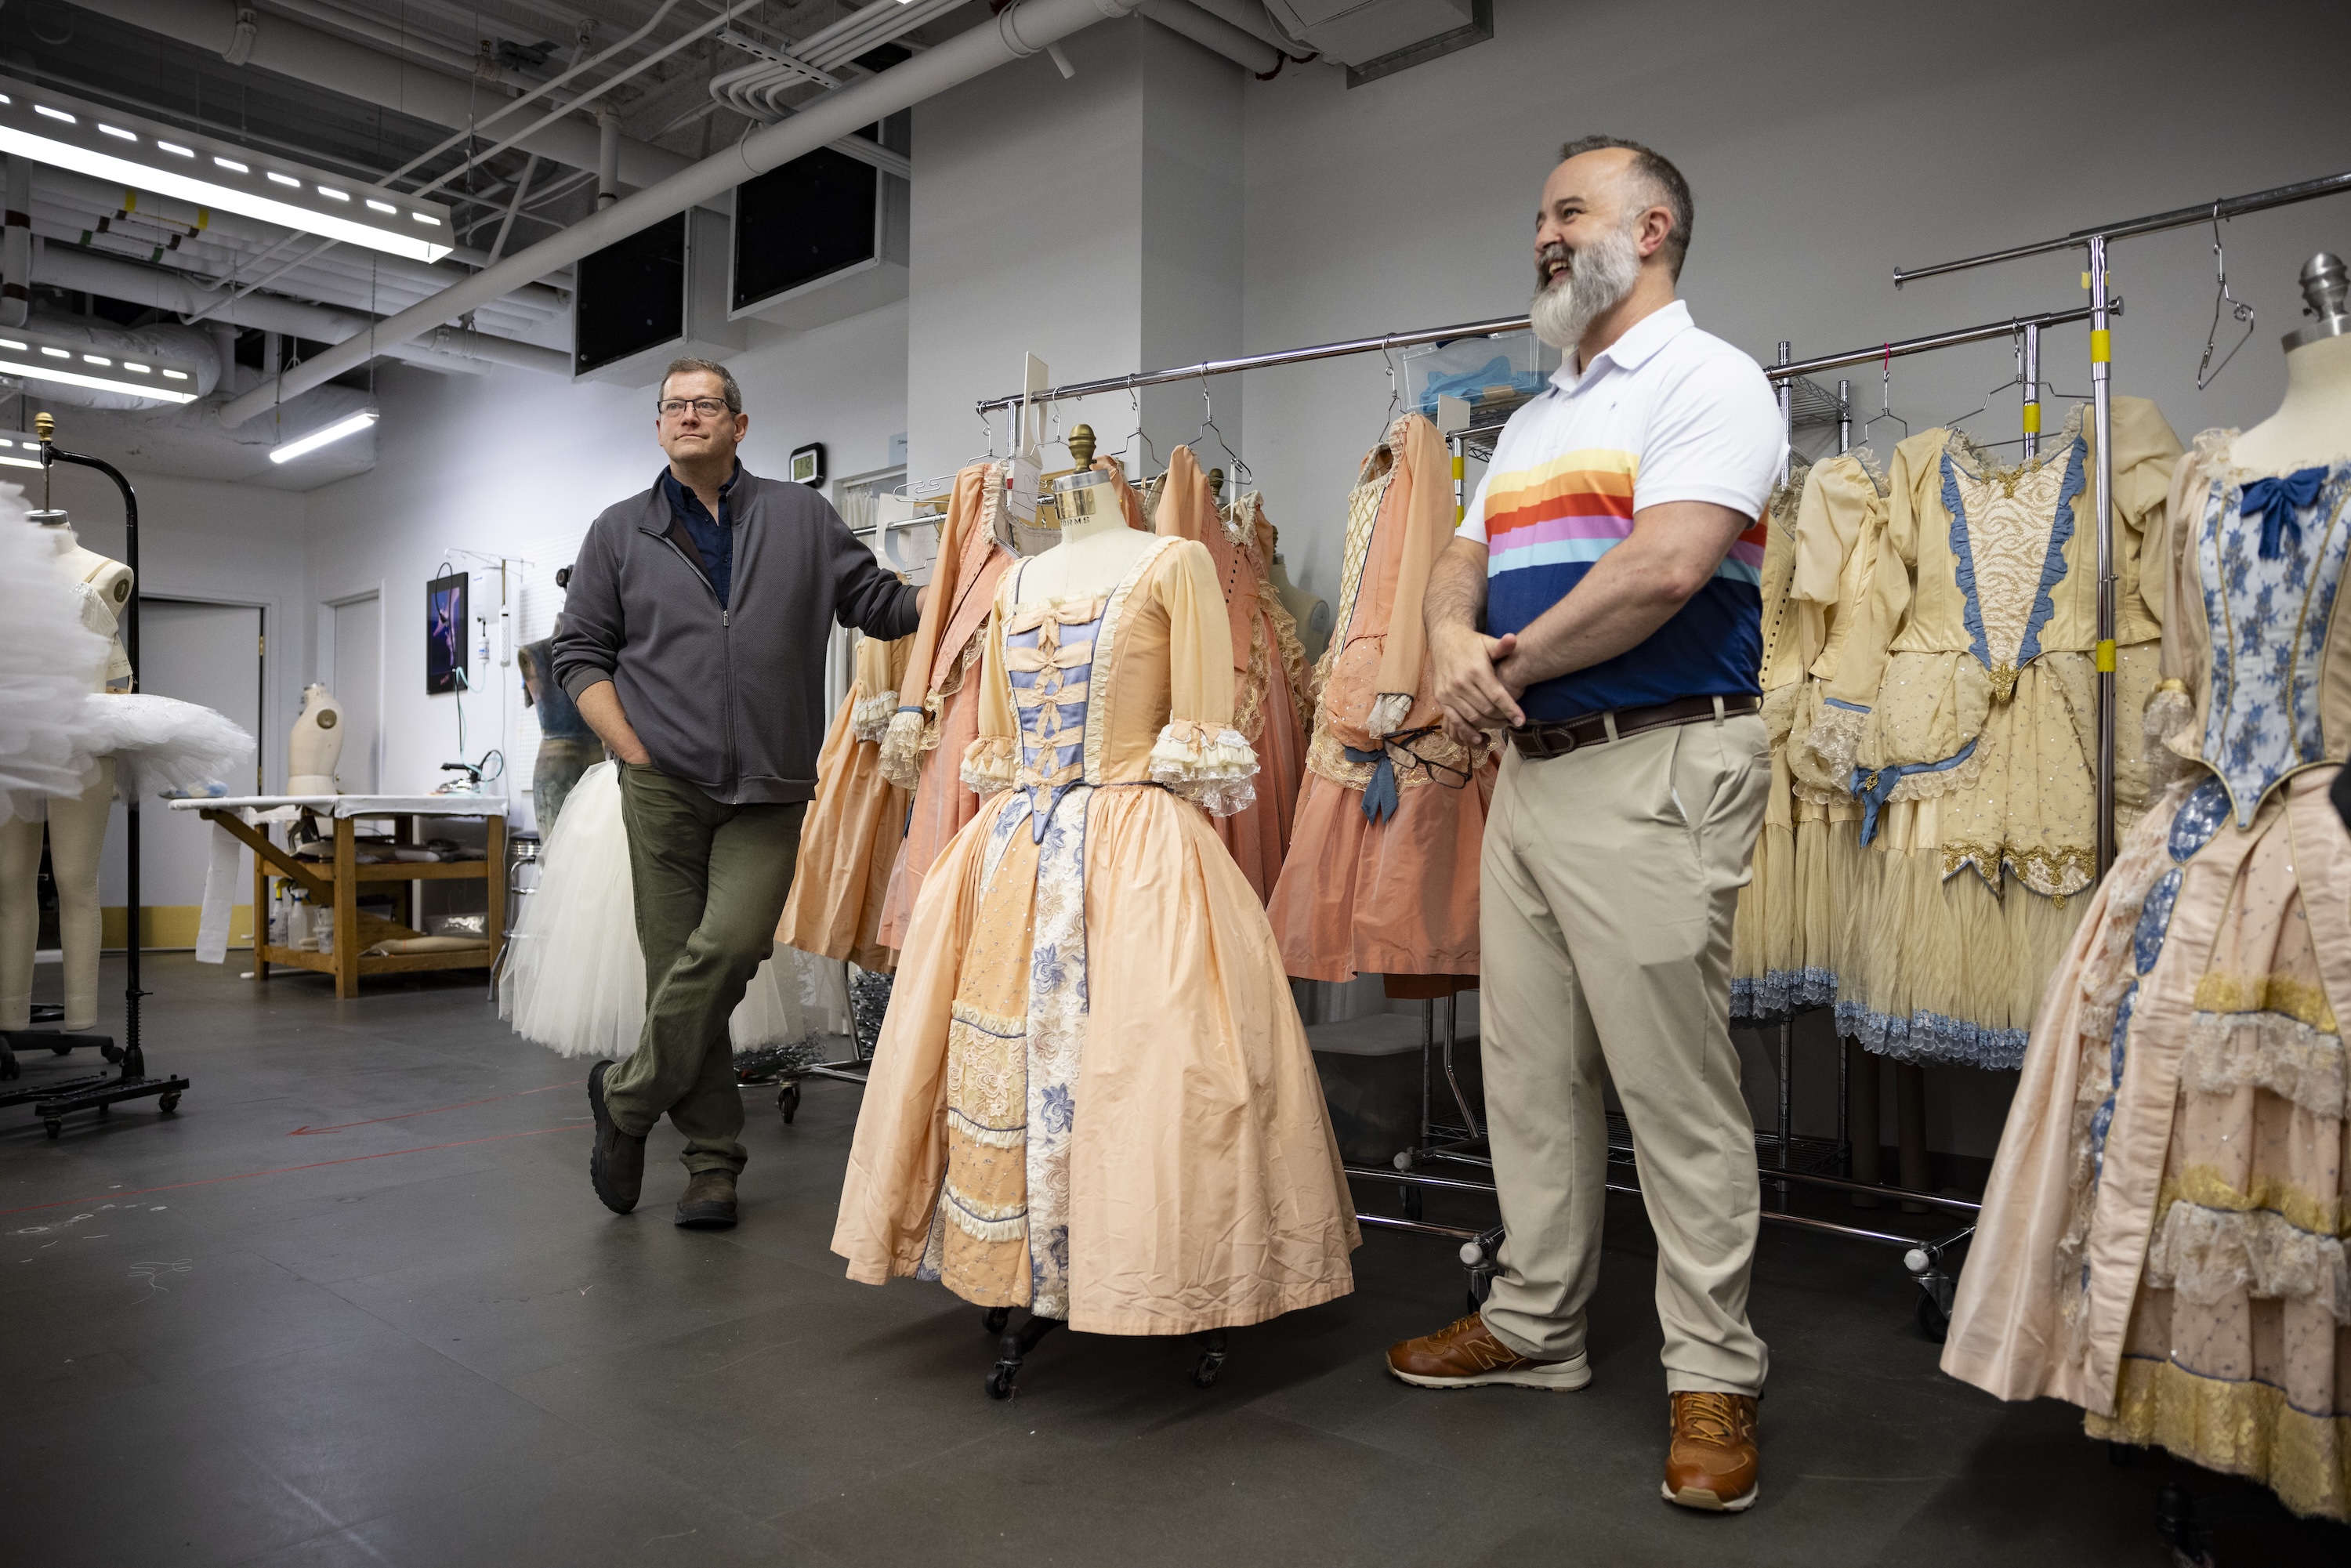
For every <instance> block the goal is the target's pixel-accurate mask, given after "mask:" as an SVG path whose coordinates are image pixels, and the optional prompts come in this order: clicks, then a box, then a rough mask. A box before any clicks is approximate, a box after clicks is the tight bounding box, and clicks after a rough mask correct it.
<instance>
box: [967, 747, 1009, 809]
mask: <svg viewBox="0 0 2351 1568" xmlns="http://www.w3.org/2000/svg"><path fill="white" fill-rule="evenodd" d="M1019 760H1020V752H1019V746H1018V745H1017V744H1016V743H1015V742H1014V741H1013V739H1012V737H1010V736H1008V735H983V736H981V737H979V738H978V739H977V740H975V741H973V742H972V743H971V744H970V745H969V746H967V747H965V748H964V753H963V773H962V778H963V787H964V788H965V789H968V790H970V791H971V792H972V793H974V794H975V795H977V796H979V797H980V798H981V799H982V800H985V799H987V797H988V796H990V795H993V794H995V793H996V792H997V791H998V790H999V789H1011V788H1012V772H1013V769H1014V768H1015V767H1016V766H1018V764H1019Z"/></svg>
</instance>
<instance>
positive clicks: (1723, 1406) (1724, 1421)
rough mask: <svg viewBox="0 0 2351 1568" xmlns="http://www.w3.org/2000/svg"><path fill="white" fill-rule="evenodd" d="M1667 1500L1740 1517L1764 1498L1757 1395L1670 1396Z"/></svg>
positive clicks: (1697, 1393)
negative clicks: (1757, 1440)
mask: <svg viewBox="0 0 2351 1568" xmlns="http://www.w3.org/2000/svg"><path fill="white" fill-rule="evenodd" d="M1672 1399H1673V1410H1674V1416H1673V1424H1674V1436H1673V1441H1672V1443H1671V1444H1670V1445H1668V1446H1667V1449H1666V1485H1665V1499H1666V1500H1667V1502H1675V1503H1679V1504H1681V1506H1682V1507H1684V1508H1698V1509H1704V1510H1706V1511H1708V1512H1709V1513H1738V1512H1740V1511H1742V1510H1745V1509H1748V1508H1751V1507H1753V1506H1754V1503H1755V1500H1756V1498H1757V1497H1759V1496H1761V1493H1762V1490H1763V1489H1762V1485H1761V1482H1760V1481H1759V1480H1758V1479H1756V1478H1757V1472H1758V1469H1760V1466H1761V1457H1760V1456H1759V1455H1758V1454H1757V1453H1756V1451H1755V1396H1753V1395H1752V1394H1716V1393H1713V1392H1711V1391H1692V1392H1690V1393H1687V1394H1677V1395H1674V1396H1672Z"/></svg>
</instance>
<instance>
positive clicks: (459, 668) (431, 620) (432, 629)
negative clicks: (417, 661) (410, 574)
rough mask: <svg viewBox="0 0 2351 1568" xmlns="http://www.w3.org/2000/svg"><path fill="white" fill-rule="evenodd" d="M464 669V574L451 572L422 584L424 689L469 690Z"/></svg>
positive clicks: (430, 691) (468, 677)
mask: <svg viewBox="0 0 2351 1568" xmlns="http://www.w3.org/2000/svg"><path fill="white" fill-rule="evenodd" d="M472 689H473V679H472V675H471V674H470V673H469V672H468V671H467V669H466V667H465V573H464V572H462V571H460V572H453V573H451V574H450V575H449V576H447V577H436V578H434V580H432V581H430V582H428V583H426V584H425V585H424V690H425V692H426V694H427V695H439V694H440V693H442V692H455V691H470V690H472Z"/></svg>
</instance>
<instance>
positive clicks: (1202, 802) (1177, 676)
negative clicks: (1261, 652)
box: [1151, 539, 1257, 817]
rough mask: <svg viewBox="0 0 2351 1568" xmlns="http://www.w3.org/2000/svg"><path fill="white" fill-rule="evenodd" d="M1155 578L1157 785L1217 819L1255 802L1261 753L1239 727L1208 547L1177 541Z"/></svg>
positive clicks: (1219, 592)
mask: <svg viewBox="0 0 2351 1568" xmlns="http://www.w3.org/2000/svg"><path fill="white" fill-rule="evenodd" d="M1167 548H1168V560H1167V563H1166V564H1165V566H1164V567H1162V568H1161V569H1160V570H1159V571H1158V572H1157V573H1156V574H1155V578H1154V581H1153V591H1154V593H1155V594H1156V595H1157V597H1158V599H1159V601H1160V603H1161V604H1162V605H1163V606H1164V607H1165V609H1166V612H1167V659H1168V672H1167V724H1166V727H1165V728H1163V729H1161V730H1160V732H1159V738H1158V740H1157V741H1156V742H1155V744H1154V745H1153V746H1152V747H1151V778H1152V781H1153V782H1154V783H1157V784H1165V786H1167V788H1168V789H1172V790H1173V791H1175V793H1176V794H1178V795H1181V796H1182V797H1183V798H1184V799H1186V800H1189V801H1191V802H1192V803H1193V804H1195V805H1196V806H1201V807H1205V808H1206V809H1207V811H1208V813H1209V814H1210V815H1211V816H1217V817H1229V816H1231V815H1232V814H1233V813H1234V812H1236V811H1242V810H1248V809H1249V806H1250V805H1251V804H1252V803H1253V802H1255V800H1257V786H1256V785H1254V784H1252V783H1250V782H1249V780H1250V779H1252V778H1253V777H1254V776H1255V775H1256V773H1257V753H1256V751H1255V750H1253V749H1252V748H1251V747H1250V746H1249V741H1248V740H1247V739H1245V738H1244V737H1242V735H1241V732H1240V731H1239V730H1237V729H1235V728H1234V727H1233V651H1232V641H1233V639H1232V632H1231V631H1230V630H1229V629H1228V627H1227V625H1226V623H1225V595H1224V591H1223V589H1222V588H1221V587H1220V586H1219V585H1218V583H1217V569H1216V565H1215V563H1214V562H1213V561H1212V560H1211V559H1209V556H1208V550H1207V546H1205V545H1200V544H1196V543H1194V542H1193V541H1192V540H1190V539H1179V540H1177V541H1176V542H1175V543H1174V544H1173V545H1171V546H1169V547H1167Z"/></svg>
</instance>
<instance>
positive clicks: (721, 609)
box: [643, 528, 738, 780]
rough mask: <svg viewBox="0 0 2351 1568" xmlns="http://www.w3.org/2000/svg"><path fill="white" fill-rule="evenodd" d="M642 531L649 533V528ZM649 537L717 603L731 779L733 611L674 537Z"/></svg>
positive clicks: (733, 769) (733, 766)
mask: <svg viewBox="0 0 2351 1568" xmlns="http://www.w3.org/2000/svg"><path fill="white" fill-rule="evenodd" d="M643 531H644V532H646V533H649V534H653V530H652V529H651V528H646V529H644V530H643ZM653 538H657V539H659V540H661V542H662V543H663V544H664V545H667V546H668V547H669V553H670V554H672V555H674V556H675V557H677V559H680V560H683V561H685V570H688V571H690V572H692V573H694V575H695V580H698V581H699V582H700V583H701V584H702V586H703V587H704V588H705V590H707V591H708V592H709V594H710V597H711V600H712V601H713V602H716V603H717V604H718V654H719V658H720V659H721V660H722V661H723V663H724V664H725V667H726V682H725V687H726V689H725V694H724V696H725V701H726V777H727V778H728V779H730V780H732V779H735V775H736V772H737V768H738V764H737V761H736V759H735V639H734V635H733V632H732V628H733V626H734V619H735V618H734V613H733V612H731V611H729V610H728V609H727V608H726V604H725V602H724V601H720V600H719V598H718V585H717V584H716V583H715V582H713V581H711V580H710V576H709V574H708V573H707V572H705V571H704V570H702V569H701V568H700V567H698V566H696V565H695V564H694V562H692V561H690V560H686V559H685V552H684V550H682V549H678V548H677V541H676V540H675V539H674V538H670V537H669V536H668V535H667V534H653Z"/></svg>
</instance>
